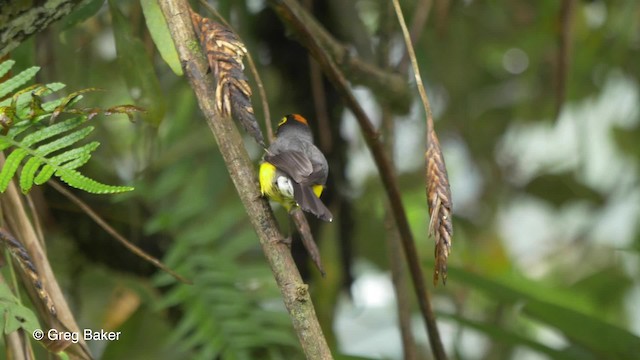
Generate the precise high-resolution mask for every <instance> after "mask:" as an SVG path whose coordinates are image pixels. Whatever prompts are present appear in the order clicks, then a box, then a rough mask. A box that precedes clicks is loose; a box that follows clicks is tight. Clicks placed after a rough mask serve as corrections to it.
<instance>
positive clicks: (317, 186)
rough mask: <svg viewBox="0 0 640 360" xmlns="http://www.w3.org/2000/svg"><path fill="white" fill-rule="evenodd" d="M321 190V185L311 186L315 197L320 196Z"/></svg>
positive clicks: (322, 187) (322, 188)
mask: <svg viewBox="0 0 640 360" xmlns="http://www.w3.org/2000/svg"><path fill="white" fill-rule="evenodd" d="M323 190H324V186H323V185H313V193H314V194H316V196H317V197H320V195H322V191H323Z"/></svg>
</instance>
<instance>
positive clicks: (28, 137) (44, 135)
mask: <svg viewBox="0 0 640 360" xmlns="http://www.w3.org/2000/svg"><path fill="white" fill-rule="evenodd" d="M14 64H15V62H14V61H11V60H8V61H5V62H3V63H1V64H0V74H6V73H7V72H8V71H9V70H10V69H11V68H12V67H13V65H14ZM38 71H39V68H38V67H36V66H34V67H31V68H29V69H27V70H24V71H22V72H20V73H19V74H18V75H16V76H14V77H12V78H10V79H9V80H7V81H4V82H2V83H0V98H2V97H4V96H6V95H8V94H12V93H13V95H12V96H11V97H10V98H8V99H5V100H3V101H1V102H0V122H1V125H2V129H1V130H2V133H0V151H3V150H7V149H9V148H14V150H13V152H12V153H11V154H10V155H9V156H8V157H7V160H6V162H5V165H4V166H3V168H2V170H1V171H0V192H4V191H5V190H6V189H7V186H8V185H9V183H10V182H11V179H12V178H13V177H14V176H15V175H16V172H17V171H18V168H19V167H20V165H21V164H22V163H23V162H24V165H23V167H22V171H21V172H20V175H19V178H20V179H19V183H20V188H21V189H22V191H23V192H25V193H26V192H28V191H30V190H31V188H32V187H33V185H41V184H43V183H45V182H46V181H48V180H49V179H50V178H51V177H52V176H57V177H58V178H60V180H62V181H63V182H65V183H67V184H68V185H70V186H72V187H75V188H78V189H81V190H84V191H87V192H91V193H96V194H105V193H117V192H124V191H130V190H133V188H132V187H128V186H112V185H106V184H103V183H100V182H98V181H95V180H93V179H90V178H88V177H86V176H84V175H82V174H81V173H80V172H78V171H77V169H78V168H79V167H81V166H82V165H84V164H86V163H87V162H88V161H89V160H90V159H91V153H92V152H93V151H94V150H95V149H97V148H98V146H99V143H98V142H91V143H88V144H84V145H80V146H78V143H79V142H80V141H82V140H84V139H85V138H86V137H87V136H89V134H90V133H91V132H92V131H93V130H94V127H93V126H85V127H81V125H83V124H85V123H86V122H87V121H88V120H89V119H91V118H93V117H94V116H95V115H96V114H100V113H103V114H107V115H108V114H112V113H126V114H127V115H128V116H131V115H132V113H134V112H137V111H140V110H141V109H140V108H137V107H131V106H127V105H120V106H116V107H114V108H111V109H107V110H102V109H100V108H96V109H76V108H72V106H73V105H75V104H76V103H77V102H78V101H80V100H81V99H82V96H83V94H85V93H87V92H92V91H98V90H100V89H97V88H88V89H83V90H80V91H76V92H73V93H71V94H69V95H67V96H65V97H62V98H59V99H55V100H50V101H44V100H43V97H44V96H47V95H50V94H52V93H54V92H56V91H58V90H60V89H62V88H64V86H65V85H64V84H62V83H51V84H47V85H41V84H35V85H31V86H28V87H25V88H22V89H21V90H19V91H16V90H17V89H19V88H20V87H22V86H23V85H24V84H26V83H27V82H28V81H30V80H31V79H32V78H33V77H34V76H35V74H36V73H37V72H38ZM0 76H1V75H0ZM113 109H115V110H113ZM63 113H64V114H67V115H72V114H73V115H75V116H72V117H70V118H69V119H66V120H64V121H61V122H55V120H56V119H57V117H58V116H60V115H61V114H63ZM45 119H48V120H49V121H48V123H46V122H43V121H42V120H45ZM25 160H26V161H25Z"/></svg>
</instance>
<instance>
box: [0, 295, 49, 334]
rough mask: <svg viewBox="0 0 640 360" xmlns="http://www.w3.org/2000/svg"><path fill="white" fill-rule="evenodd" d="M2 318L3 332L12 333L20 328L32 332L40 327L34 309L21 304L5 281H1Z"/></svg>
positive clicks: (0, 306)
mask: <svg viewBox="0 0 640 360" xmlns="http://www.w3.org/2000/svg"><path fill="white" fill-rule="evenodd" d="M0 319H1V321H2V329H3V334H10V333H12V332H14V331H16V330H18V329H24V330H25V331H26V332H27V333H28V334H31V333H32V332H33V331H34V330H35V329H40V324H39V323H38V318H37V317H36V315H35V314H34V313H33V311H31V309H29V308H27V307H25V306H23V305H22V304H20V302H19V301H18V299H17V298H16V297H15V295H13V293H12V292H11V289H9V287H8V286H7V284H5V283H0Z"/></svg>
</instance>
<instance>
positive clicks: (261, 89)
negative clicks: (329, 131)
mask: <svg viewBox="0 0 640 360" xmlns="http://www.w3.org/2000/svg"><path fill="white" fill-rule="evenodd" d="M200 4H201V5H202V6H204V7H205V9H207V10H208V11H209V12H210V13H211V14H213V15H214V16H215V17H216V18H217V19H218V20H219V21H220V22H221V23H222V24H224V26H226V27H228V28H229V29H231V30H232V31H233V32H234V33H236V35H237V36H238V38H239V39H240V41H242V42H243V43H245V42H244V41H243V40H242V38H241V37H240V35H239V34H238V32H237V31H235V30H234V29H233V27H232V26H231V24H229V22H228V21H227V19H225V18H224V17H223V16H222V15H220V13H219V12H218V10H216V9H215V8H214V7H213V6H211V5H209V3H208V2H206V1H205V0H200ZM245 44H246V43H245ZM247 63H248V64H249V69H250V70H251V74H253V78H254V79H255V81H256V85H257V86H258V93H259V94H260V102H261V103H262V112H263V113H264V123H265V126H266V128H267V139H268V141H269V143H272V142H273V128H272V127H271V112H270V111H269V101H268V100H267V93H266V92H265V90H264V84H263V83H262V78H261V77H260V73H258V68H256V64H255V62H254V61H253V56H251V52H250V51H247Z"/></svg>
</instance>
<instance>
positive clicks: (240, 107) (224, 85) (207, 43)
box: [191, 11, 265, 147]
mask: <svg viewBox="0 0 640 360" xmlns="http://www.w3.org/2000/svg"><path fill="white" fill-rule="evenodd" d="M191 22H192V23H193V26H194V27H195V28H196V31H197V32H198V34H199V36H200V44H201V45H202V48H203V49H204V51H205V53H206V55H207V60H208V61H209V67H210V68H211V70H213V73H214V76H215V79H216V99H215V100H216V106H217V109H216V110H217V111H218V112H219V113H220V114H221V115H223V116H232V117H233V118H235V119H236V120H237V121H238V122H240V124H241V125H242V127H243V128H244V129H245V130H246V131H247V132H248V133H249V135H251V136H253V138H254V139H255V140H256V141H257V142H258V143H259V144H260V145H262V146H263V147H264V146H265V143H264V137H263V135H262V131H261V130H260V126H259V125H258V122H257V121H256V118H255V115H254V113H253V105H252V104H251V93H252V92H251V87H250V86H249V82H248V81H247V77H246V76H245V75H244V72H243V70H244V65H243V64H242V58H243V57H244V56H245V55H246V54H247V48H246V47H245V46H244V44H243V43H242V42H241V41H240V39H239V38H238V36H237V35H236V34H235V33H234V32H233V31H231V30H230V29H228V28H226V27H225V26H224V25H222V24H220V23H217V22H215V21H213V20H211V19H208V18H203V17H201V16H200V15H198V14H196V13H195V12H193V11H192V12H191Z"/></svg>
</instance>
